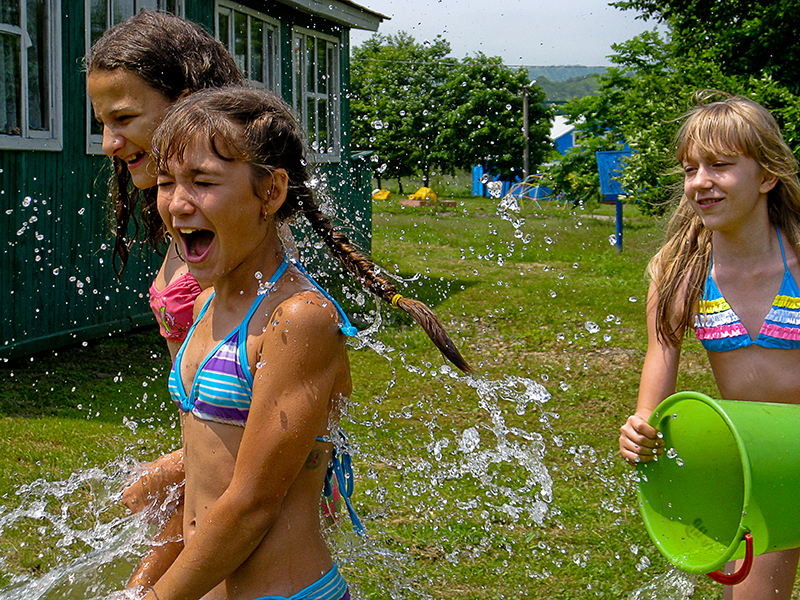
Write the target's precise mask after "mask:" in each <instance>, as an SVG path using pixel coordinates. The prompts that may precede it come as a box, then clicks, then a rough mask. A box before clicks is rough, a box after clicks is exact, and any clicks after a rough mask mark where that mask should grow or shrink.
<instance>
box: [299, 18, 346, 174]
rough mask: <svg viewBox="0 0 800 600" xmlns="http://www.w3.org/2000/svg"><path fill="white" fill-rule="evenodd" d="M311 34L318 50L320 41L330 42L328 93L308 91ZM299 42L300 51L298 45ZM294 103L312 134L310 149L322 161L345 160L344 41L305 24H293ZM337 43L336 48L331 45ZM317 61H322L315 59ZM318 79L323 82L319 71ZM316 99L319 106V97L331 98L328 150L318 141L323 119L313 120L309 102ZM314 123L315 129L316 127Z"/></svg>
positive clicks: (328, 118) (302, 122)
mask: <svg viewBox="0 0 800 600" xmlns="http://www.w3.org/2000/svg"><path fill="white" fill-rule="evenodd" d="M309 37H311V38H314V40H315V51H317V52H318V49H317V44H318V43H319V41H320V40H322V41H324V42H325V43H326V47H325V49H326V52H325V54H326V60H327V62H328V65H329V66H330V78H329V80H328V84H327V88H328V91H327V93H320V92H318V91H316V90H315V91H309V90H308V72H307V55H308V52H307V47H308V46H307V39H308V38H309ZM297 40H300V41H299V44H300V48H302V50H300V49H299V48H298V46H297V43H298V42H297ZM291 43H292V106H293V107H294V109H295V112H296V113H297V116H298V117H299V119H300V122H301V124H302V126H303V129H304V130H305V132H306V134H307V135H308V152H309V155H310V156H312V157H313V159H314V161H315V162H318V163H331V162H341V160H342V98H341V80H342V79H341V78H342V63H341V60H342V40H341V39H340V38H339V37H337V36H335V35H331V34H326V33H322V32H319V31H315V30H313V29H307V28H305V27H292V41H291ZM331 44H332V45H333V48H331V47H330V45H331ZM315 64H318V63H317V61H316V60H315ZM313 79H314V81H319V72H317V73H315V74H314V78H313ZM310 99H311V100H314V101H315V106H318V105H317V104H316V102H317V101H319V100H323V99H324V100H327V106H328V110H327V112H328V114H327V120H328V131H329V132H330V133H329V136H328V137H329V139H330V141H331V143H332V146H331V149H330V151H328V152H319V151H317V149H316V148H317V146H316V143H317V142H318V141H319V140H318V129H317V124H318V122H319V119H317V118H315V119H314V120H313V122H310V120H309V114H308V110H307V106H308V101H309V100H310ZM312 125H313V130H312Z"/></svg>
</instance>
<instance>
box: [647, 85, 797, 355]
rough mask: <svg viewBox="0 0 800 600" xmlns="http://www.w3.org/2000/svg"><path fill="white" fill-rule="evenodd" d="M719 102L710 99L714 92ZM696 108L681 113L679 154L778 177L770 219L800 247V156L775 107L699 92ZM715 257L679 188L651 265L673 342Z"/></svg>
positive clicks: (689, 320)
mask: <svg viewBox="0 0 800 600" xmlns="http://www.w3.org/2000/svg"><path fill="white" fill-rule="evenodd" d="M720 95H722V96H724V97H723V98H722V99H721V100H717V101H713V102H708V100H709V99H711V98H713V97H714V96H720ZM695 99H696V106H695V107H694V108H693V109H692V110H691V111H689V112H688V113H687V114H686V115H685V116H684V117H683V124H682V125H681V127H680V129H679V130H678V133H677V134H676V136H675V144H674V145H675V158H676V159H677V161H678V163H679V164H682V163H683V161H684V160H685V159H686V157H687V156H688V154H689V153H690V152H691V151H696V152H698V153H699V154H700V156H702V157H703V158H704V159H707V158H711V157H714V156H720V155H723V156H738V155H742V156H746V157H748V158H751V159H753V160H755V161H756V163H758V165H759V166H760V167H761V169H763V171H764V172H765V173H766V174H768V175H771V176H773V177H775V178H776V179H777V180H778V181H777V183H776V184H775V187H773V188H772V190H771V191H770V192H769V193H768V194H767V206H768V213H769V220H770V222H771V223H772V224H773V225H775V226H777V227H778V228H780V229H781V230H783V231H784V232H785V233H786V235H787V236H788V238H789V242H790V243H791V244H792V245H793V246H794V247H795V249H796V250H797V251H800V183H798V180H797V160H796V159H795V157H794V154H793V153H792V151H791V149H790V148H789V146H787V145H786V142H785V141H784V139H783V135H781V132H780V128H779V127H778V124H777V123H776V122H775V119H774V118H773V116H772V115H771V114H770V112H769V111H768V110H767V109H765V108H764V107H763V106H761V105H760V104H758V103H757V102H754V101H752V100H750V99H748V98H745V97H743V96H730V95H728V94H724V93H723V92H717V91H712V90H702V91H700V92H697V94H696V95H695ZM710 262H711V231H709V230H708V229H706V228H705V227H704V226H703V223H702V221H701V219H700V217H699V216H698V215H697V213H696V212H695V211H694V209H693V208H692V207H691V205H690V204H689V201H688V199H687V198H686V195H685V194H683V193H682V194H681V199H680V202H679V204H678V208H677V209H676V210H675V213H674V214H673V215H672V217H671V219H670V221H669V225H668V227H667V235H666V242H665V243H664V245H663V246H662V247H661V249H660V250H659V251H658V253H657V254H656V255H655V256H654V257H653V258H652V259H651V260H650V263H649V264H648V265H647V272H648V274H649V275H650V277H651V278H652V280H653V282H654V284H655V286H656V291H657V292H658V303H657V304H656V307H655V310H656V315H655V317H656V334H657V337H658V340H659V341H660V342H661V343H665V344H667V345H669V346H673V347H676V346H678V345H679V344H680V342H681V336H682V334H683V333H684V332H686V331H688V330H689V329H690V328H691V327H692V325H693V320H694V315H695V314H696V313H697V305H698V301H699V300H700V297H701V295H702V293H703V289H704V283H705V279H706V277H707V275H708V272H709V268H710Z"/></svg>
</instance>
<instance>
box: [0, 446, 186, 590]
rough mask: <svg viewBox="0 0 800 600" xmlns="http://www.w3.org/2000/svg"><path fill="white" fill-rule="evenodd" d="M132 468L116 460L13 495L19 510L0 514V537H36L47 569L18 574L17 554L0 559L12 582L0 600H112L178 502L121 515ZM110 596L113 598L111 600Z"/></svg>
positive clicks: (128, 462) (135, 465)
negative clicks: (92, 599) (33, 532)
mask: <svg viewBox="0 0 800 600" xmlns="http://www.w3.org/2000/svg"><path fill="white" fill-rule="evenodd" d="M138 466H139V465H138V463H137V462H136V461H132V460H129V459H126V458H121V459H118V460H115V461H113V462H112V463H109V464H108V465H106V466H104V467H102V468H101V467H95V468H90V469H86V470H83V471H78V472H76V473H73V474H72V475H70V477H69V478H68V479H66V480H63V481H47V480H45V479H39V480H36V481H34V482H33V483H31V484H28V485H22V486H20V487H18V488H17V490H16V496H17V503H18V505H17V506H16V507H15V508H13V509H9V508H8V507H7V506H4V507H2V512H1V513H0V538H9V539H11V538H16V537H19V536H20V535H22V536H26V534H27V532H29V531H30V530H31V529H33V530H35V537H36V538H37V539H36V540H35V541H31V540H29V539H24V540H23V541H22V542H20V543H19V547H20V548H21V549H24V548H25V547H26V546H27V544H28V543H35V544H36V545H37V546H39V547H41V548H47V547H51V550H49V551H48V550H42V551H41V552H40V554H39V555H38V558H39V559H40V560H41V561H42V564H48V565H49V566H48V568H47V569H46V572H45V573H44V574H43V575H40V576H38V577H37V576H33V575H30V574H20V573H16V574H15V571H17V570H18V569H16V568H15V567H14V564H12V563H15V562H16V560H17V558H18V557H17V556H16V555H17V554H18V553H17V552H12V553H9V554H8V555H6V556H4V557H3V558H1V559H0V568H2V572H3V575H4V577H5V578H6V579H7V580H9V581H10V583H9V584H8V585H7V586H6V587H4V588H3V589H0V600H56V599H58V600H63V599H68V600H85V599H89V598H111V597H112V596H111V595H112V594H114V593H115V592H117V591H119V590H120V589H121V588H123V587H124V585H125V582H126V580H127V578H128V576H129V575H130V573H131V571H132V570H133V567H134V566H135V565H136V564H137V563H138V562H139V560H140V558H141V556H142V555H143V553H144V550H145V549H146V548H147V547H148V546H149V545H150V544H151V543H152V536H153V534H154V532H155V531H156V529H157V528H158V527H159V526H160V525H161V524H162V523H163V522H164V518H165V517H166V515H168V514H169V511H170V509H171V507H172V506H174V502H175V500H176V497H177V491H175V490H173V492H172V493H171V494H168V498H167V500H165V502H164V504H163V505H160V506H156V505H153V506H149V507H147V508H146V509H145V510H143V511H141V512H139V513H137V514H134V515H126V514H124V513H125V511H124V509H122V507H121V506H120V504H119V500H120V497H121V491H122V488H123V485H124V483H125V482H126V481H127V480H128V478H129V477H130V476H131V475H132V474H133V473H135V472H136V470H137V468H138ZM116 597H119V595H117V596H116Z"/></svg>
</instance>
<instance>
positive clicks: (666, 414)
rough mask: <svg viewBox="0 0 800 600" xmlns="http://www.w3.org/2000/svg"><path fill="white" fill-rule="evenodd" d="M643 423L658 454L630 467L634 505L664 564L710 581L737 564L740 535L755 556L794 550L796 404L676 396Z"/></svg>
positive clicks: (798, 480)
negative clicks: (635, 485)
mask: <svg viewBox="0 0 800 600" xmlns="http://www.w3.org/2000/svg"><path fill="white" fill-rule="evenodd" d="M648 422H649V423H650V425H652V426H653V427H655V428H656V429H658V430H659V431H661V433H662V434H663V436H664V442H665V445H664V450H665V451H664V454H663V455H661V457H659V460H658V461H656V462H650V463H641V464H639V465H638V470H639V476H640V477H639V478H640V482H639V492H638V495H639V507H640V510H641V513H642V518H643V519H644V524H645V527H646V528H647V532H648V533H649V534H650V538H651V539H652V540H653V542H654V543H655V545H656V547H657V548H658V550H659V551H660V552H661V554H662V555H664V557H666V558H667V560H669V561H670V562H671V563H672V564H674V565H675V566H676V567H678V568H680V569H683V570H684V571H687V572H689V573H709V572H710V571H714V570H716V569H720V568H721V567H723V566H724V565H725V563H726V562H727V561H729V560H732V559H737V558H743V557H744V556H745V543H744V538H745V535H746V534H748V533H750V534H752V546H753V553H754V554H756V555H758V554H764V553H766V552H773V551H776V550H784V549H786V548H796V547H798V546H800V406H799V405H794V404H777V403H768V402H741V401H731V400H712V399H711V398H709V397H708V396H706V395H704V394H699V393H696V392H680V393H677V394H674V395H672V396H670V397H669V398H667V399H666V400H664V401H663V402H662V403H661V404H659V406H658V408H656V410H655V411H654V412H653V414H652V415H651V416H650V419H649V420H648ZM748 569H749V567H748ZM745 576H746V574H745Z"/></svg>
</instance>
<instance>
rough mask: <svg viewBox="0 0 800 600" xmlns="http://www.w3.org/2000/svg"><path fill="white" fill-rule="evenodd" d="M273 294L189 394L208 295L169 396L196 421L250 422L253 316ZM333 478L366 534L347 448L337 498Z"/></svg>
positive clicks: (338, 458)
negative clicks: (186, 380)
mask: <svg viewBox="0 0 800 600" xmlns="http://www.w3.org/2000/svg"><path fill="white" fill-rule="evenodd" d="M294 265H295V266H296V267H297V268H298V269H299V270H300V271H301V272H302V273H303V274H304V275H305V276H306V277H307V278H308V280H309V281H310V282H311V283H312V284H313V285H314V286H315V287H316V288H317V289H318V290H319V291H320V293H322V295H323V296H325V297H326V298H327V299H328V300H329V301H330V302H332V303H333V305H334V307H336V311H337V312H338V313H339V319H340V327H341V330H342V333H344V334H345V335H346V336H348V337H354V336H356V335H357V333H358V331H357V330H356V328H355V327H353V325H351V324H350V320H349V319H348V318H347V315H346V314H345V312H344V310H342V307H341V306H339V304H338V303H337V302H336V300H334V299H333V298H332V297H331V296H330V294H328V292H326V291H325V290H324V289H323V288H322V287H320V285H319V284H318V283H317V282H316V281H314V280H313V279H312V278H311V276H310V275H309V274H308V273H306V271H305V270H304V269H303V267H302V266H301V265H300V263H299V262H294ZM288 266H289V261H287V260H286V259H285V258H284V260H283V262H281V264H280V266H279V267H278V269H277V270H276V271H275V273H274V274H273V275H272V277H271V278H270V280H269V282H268V283H267V285H266V286H265V288H266V289H267V290H269V289H271V288H272V285H273V284H274V283H275V282H276V281H278V279H280V277H281V275H283V274H284V272H286V269H287V268H288ZM268 295H269V292H268V291H267V292H266V293H263V294H262V293H259V294H258V296H257V297H256V299H255V300H254V301H253V304H252V305H251V306H250V309H249V310H248V311H247V314H246V315H245V317H244V319H243V320H242V322H241V323H240V324H239V326H238V327H237V328H235V329H234V330H233V331H231V332H230V333H229V334H228V335H227V336H225V339H223V340H222V341H221V342H220V343H219V344H217V346H216V347H215V348H214V349H213V350H212V351H211V352H210V353H209V354H208V356H206V358H205V359H204V360H203V361H202V362H201V363H200V366H199V367H198V368H197V372H196V373H195V376H194V381H193V382H192V387H191V389H190V391H189V393H188V394H187V393H186V388H185V386H184V385H183V380H182V378H181V362H182V359H183V351H184V350H185V349H186V346H187V345H188V344H189V341H190V340H191V337H192V333H194V330H195V328H196V327H197V324H198V323H199V322H200V320H201V319H202V318H203V315H205V313H206V310H208V307H209V305H210V304H211V299H212V298H213V297H214V294H213V293H212V294H211V295H210V296H209V298H208V300H207V301H206V303H205V304H204V305H203V308H202V309H201V310H200V313H199V314H198V315H197V319H195V322H194V324H193V325H192V327H191V329H189V332H188V334H187V335H186V339H185V340H184V342H183V345H182V346H181V348H180V350H179V351H178V354H177V356H176V357H175V362H174V363H173V365H172V370H171V371H170V374H169V393H170V396H172V399H173V400H174V401H175V403H176V404H177V405H178V407H179V408H180V409H181V410H182V411H184V412H191V413H192V414H193V415H194V416H195V417H197V418H198V419H201V420H204V421H214V422H216V423H226V424H229V425H239V426H241V427H244V426H245V425H246V424H247V417H248V415H249V413H250V401H251V399H252V395H253V374H252V373H251V372H250V366H249V363H248V360H247V328H248V326H249V325H250V319H252V318H253V315H254V314H255V312H256V310H257V309H258V307H259V306H260V305H261V302H262V301H263V300H264V298H265V297H266V296H268ZM317 441H319V442H332V441H333V440H332V439H326V438H320V437H318V438H317ZM337 445H338V446H340V447H343V448H344V449H345V450H346V448H347V446H346V444H345V445H343V444H342V443H341V442H340V443H339V444H337ZM334 474H335V476H336V480H337V482H338V486H339V491H340V492H341V493H342V496H343V497H344V500H345V504H346V506H347V510H348V512H349V513H350V518H351V520H352V521H353V528H354V529H355V530H356V532H357V533H359V535H364V528H363V526H362V525H361V521H360V520H359V518H358V516H357V515H356V513H355V510H354V509H353V506H352V504H351V502H350V496H351V495H352V493H353V470H352V467H351V463H350V455H349V453H348V452H346V451H344V450H340V451H337V450H336V446H334V450H333V455H332V456H331V462H330V464H329V465H328V473H327V475H326V478H325V492H324V493H325V494H326V495H331V494H332V488H331V484H332V481H333V476H334Z"/></svg>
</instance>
